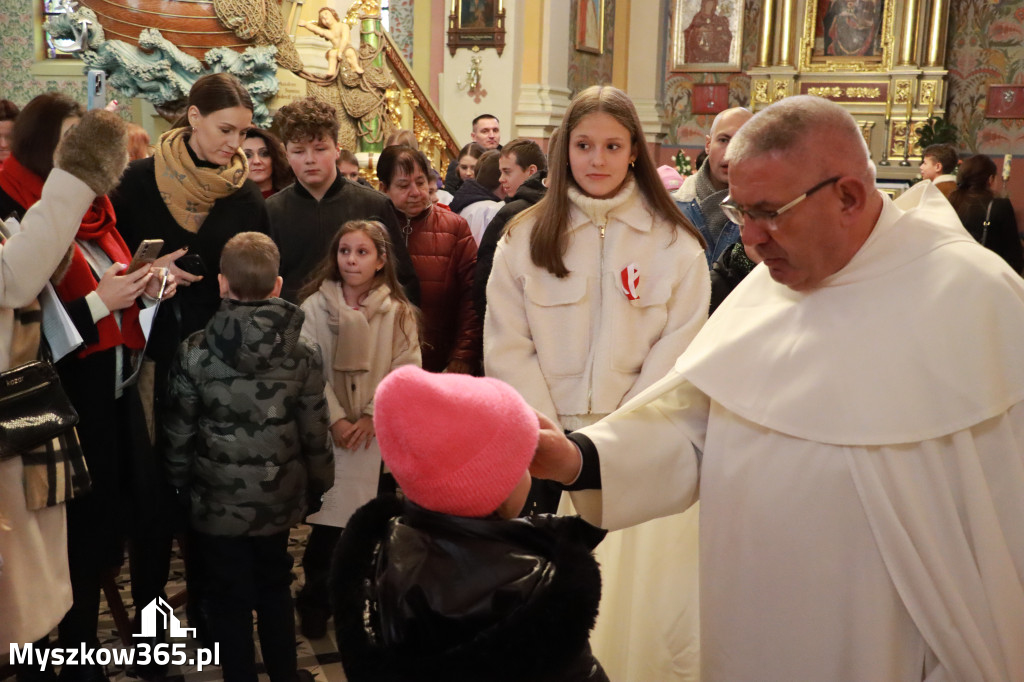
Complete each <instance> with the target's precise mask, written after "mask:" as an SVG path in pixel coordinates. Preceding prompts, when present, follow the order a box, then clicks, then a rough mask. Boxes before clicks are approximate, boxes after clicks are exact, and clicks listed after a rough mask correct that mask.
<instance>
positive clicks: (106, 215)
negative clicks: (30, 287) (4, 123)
mask: <svg viewBox="0 0 1024 682" xmlns="http://www.w3.org/2000/svg"><path fill="white" fill-rule="evenodd" d="M0 187H3V189H4V191H5V192H7V194H8V195H9V196H10V197H11V198H12V199H14V200H15V201H16V202H18V205H20V206H21V207H22V208H23V209H25V210H26V211H27V210H28V209H29V208H31V207H32V205H33V204H35V203H36V202H37V201H39V198H40V197H41V196H42V193H43V180H42V178H40V177H39V176H38V175H36V174H35V173H33V172H32V171H30V170H28V169H27V168H25V167H24V166H22V165H21V164H20V163H18V161H17V159H15V158H14V157H13V156H12V157H9V158H8V159H7V163H5V164H4V167H3V170H2V171H0ZM75 239H77V240H79V241H94V242H96V244H97V245H98V246H99V247H100V248H101V249H103V252H104V253H106V254H107V256H108V257H109V258H110V260H111V261H113V262H115V263H127V262H128V261H130V260H131V257H132V254H131V252H130V251H129V250H128V247H127V246H126V245H125V243H124V240H123V239H122V238H121V234H120V233H119V232H118V231H117V229H116V221H115V219H114V207H113V206H112V205H111V203H110V199H108V198H107V197H105V196H102V197H96V199H95V200H94V201H93V202H92V205H91V206H89V209H88V210H87V211H86V212H85V215H84V216H82V224H81V225H80V226H79V227H78V234H76V235H75ZM97 284H98V282H97V281H96V276H95V275H94V274H93V271H92V268H90V267H89V263H88V261H86V259H85V256H84V255H83V254H82V250H81V249H79V248H78V246H77V245H76V246H75V247H74V254H73V255H72V257H71V264H70V266H69V267H68V270H67V273H66V274H65V275H64V277H63V278H62V279H61V280H60V283H59V284H58V285H57V294H58V295H59V296H60V298H61V300H62V301H66V302H67V301H76V300H78V299H80V298H82V297H83V296H85V295H86V294H89V293H91V292H93V291H95V290H96V286H97ZM122 329H123V330H125V331H124V332H123V333H122ZM96 331H97V332H98V334H99V341H98V342H97V343H94V344H92V345H90V346H86V347H85V348H84V349H82V350H81V351H79V353H78V356H79V357H85V356H87V355H91V354H92V353H95V352H97V351H101V350H106V349H107V348H114V347H116V346H119V345H122V344H123V345H125V346H127V347H128V348H131V349H133V350H138V349H139V348H142V346H143V345H144V343H145V338H144V337H143V335H142V328H141V327H140V326H139V308H138V306H128V307H127V308H125V310H124V311H123V313H122V318H121V326H120V327H119V326H118V323H117V320H116V319H114V316H113V315H107V316H106V317H104V318H103V319H102V320H100V321H99V322H97V323H96Z"/></svg>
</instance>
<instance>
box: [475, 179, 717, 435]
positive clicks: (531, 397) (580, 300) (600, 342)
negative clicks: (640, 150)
mask: <svg viewBox="0 0 1024 682" xmlns="http://www.w3.org/2000/svg"><path fill="white" fill-rule="evenodd" d="M533 225H534V221H533V220H531V219H530V218H529V217H527V219H526V220H525V221H524V222H520V223H517V224H516V225H515V226H514V227H513V228H512V229H511V230H510V231H509V233H508V236H507V237H506V238H505V239H503V240H502V241H501V243H500V244H499V245H498V250H497V252H496V254H495V256H494V268H493V270H492V271H491V277H490V279H489V280H488V282H487V301H488V303H487V317H486V319H485V320H484V366H485V369H486V374H487V375H488V376H492V377H496V378H498V379H502V380H504V381H507V382H508V383H510V384H512V385H513V386H514V387H515V388H516V389H517V390H518V391H519V392H520V393H521V394H522V395H523V397H524V398H525V399H526V401H527V402H528V403H529V404H530V405H532V406H533V407H534V408H536V409H538V410H540V411H541V412H543V413H544V414H545V415H547V416H548V417H550V418H552V419H555V420H556V421H560V420H561V418H562V417H563V416H570V415H588V414H607V413H609V412H611V411H613V410H615V409H616V408H617V407H619V405H621V404H622V403H623V402H625V401H626V400H628V399H630V398H632V397H633V396H634V395H636V394H637V393H639V392H640V391H641V390H643V389H644V388H646V387H647V386H650V385H651V384H653V383H654V382H655V381H657V380H658V379H660V378H661V377H663V376H664V375H665V373H666V372H668V370H669V369H671V367H672V364H673V363H674V362H675V359H676V358H677V357H678V356H679V354H680V353H681V352H682V351H683V350H684V349H685V348H686V346H687V345H688V344H689V343H690V340H691V339H693V337H694V335H696V333H697V331H698V330H699V329H700V327H701V325H703V324H704V321H705V320H706V319H707V311H708V300H709V296H710V293H709V292H710V280H709V277H708V268H707V261H706V259H705V257H704V250H703V248H701V245H700V243H699V242H698V241H697V240H696V239H695V238H694V237H692V236H691V235H690V234H688V233H686V232H683V231H682V230H679V229H678V228H677V227H676V226H674V225H672V224H670V223H669V222H668V221H666V220H664V219H662V218H660V217H657V216H655V215H654V213H653V212H652V211H651V209H650V208H649V207H648V206H647V204H646V202H645V201H644V200H643V199H642V197H641V195H640V193H639V192H638V191H634V192H633V194H632V196H631V197H630V198H629V199H628V200H627V201H626V202H625V203H623V204H622V205H620V206H618V207H617V208H614V209H613V210H612V211H611V212H610V213H608V215H607V226H606V227H605V229H604V236H603V237H602V231H601V229H600V227H599V226H598V225H597V224H595V222H594V220H593V219H592V218H591V217H590V216H588V214H587V213H586V212H584V211H583V210H581V209H580V208H579V207H578V206H576V205H575V204H574V205H573V206H572V209H571V211H570V215H569V247H568V249H567V252H566V254H565V264H566V267H567V268H568V269H569V271H570V274H569V276H568V277H564V278H561V279H559V278H558V277H555V276H554V275H552V274H551V273H550V272H548V271H547V270H545V269H544V268H541V267H538V266H536V265H534V263H533V261H531V260H530V233H531V232H532V230H533ZM673 237H674V239H673ZM629 265H635V266H636V267H637V270H638V272H639V277H640V282H639V285H638V287H637V292H638V295H639V298H638V299H637V300H632V301H631V300H629V299H628V298H627V297H626V294H625V293H623V290H622V284H621V272H622V270H623V269H624V268H626V267H627V266H629ZM563 426H564V424H563Z"/></svg>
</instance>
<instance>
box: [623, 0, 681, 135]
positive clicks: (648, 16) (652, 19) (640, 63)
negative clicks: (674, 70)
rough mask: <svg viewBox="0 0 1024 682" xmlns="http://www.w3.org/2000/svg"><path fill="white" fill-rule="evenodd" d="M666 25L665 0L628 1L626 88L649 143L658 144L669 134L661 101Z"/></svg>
mask: <svg viewBox="0 0 1024 682" xmlns="http://www.w3.org/2000/svg"><path fill="white" fill-rule="evenodd" d="M668 26H669V21H668V4H667V0H659V1H657V2H651V1H647V2H632V3H630V11H629V43H628V49H629V67H628V69H627V72H626V73H627V80H626V84H627V85H626V87H627V91H628V93H629V96H630V98H631V99H632V100H633V104H634V105H635V106H636V110H637V113H638V114H639V115H640V123H641V124H642V125H643V129H644V135H645V136H646V138H647V142H648V143H650V144H660V143H661V142H662V140H664V139H665V136H666V135H667V134H668V123H667V122H666V121H665V119H664V116H663V114H662V102H661V96H662V86H663V84H664V82H665V44H666V39H667V31H668ZM619 44H620V43H619V41H616V48H615V49H619Z"/></svg>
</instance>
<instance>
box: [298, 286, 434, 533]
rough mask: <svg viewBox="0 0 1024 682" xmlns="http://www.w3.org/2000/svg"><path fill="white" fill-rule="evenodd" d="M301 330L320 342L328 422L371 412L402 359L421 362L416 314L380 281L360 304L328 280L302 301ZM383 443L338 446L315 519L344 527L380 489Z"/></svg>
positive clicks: (312, 518) (404, 362) (335, 448)
mask: <svg viewBox="0 0 1024 682" xmlns="http://www.w3.org/2000/svg"><path fill="white" fill-rule="evenodd" d="M302 310H303V312H305V313H306V320H305V322H304V323H303V325H302V334H303V336H306V337H307V338H309V339H311V340H313V341H315V342H316V343H317V344H318V345H319V346H320V353H321V356H322V357H323V361H324V376H325V377H326V379H327V386H326V388H325V389H324V394H325V396H326V398H327V405H328V411H329V419H330V423H331V424H334V423H335V422H337V421H338V420H339V419H347V420H348V421H355V420H357V419H359V418H360V417H361V416H363V415H370V416H372V415H373V394H374V391H376V390H377V384H379V383H380V382H381V380H382V379H383V378H384V377H385V376H387V374H388V373H389V372H390V371H391V370H393V369H395V368H396V367H400V366H401V365H416V366H420V365H421V364H422V363H421V357H420V343H419V336H418V334H417V330H416V320H415V319H414V318H413V316H412V315H411V313H409V312H405V313H404V314H403V308H402V306H400V305H398V303H397V302H396V301H395V300H394V299H392V298H391V290H390V289H389V288H388V287H387V286H386V285H382V286H379V287H377V288H376V289H373V290H372V291H370V293H369V294H368V295H367V297H366V300H365V301H364V302H363V305H362V307H361V309H360V310H353V309H352V308H350V307H349V306H348V305H347V304H346V303H345V297H344V294H343V293H342V290H341V284H340V283H339V282H334V281H330V280H328V281H325V282H324V283H323V285H321V287H320V290H319V291H317V292H316V293H315V294H313V295H312V296H310V297H309V298H308V299H306V301H304V302H303V304H302ZM379 474H380V449H379V448H378V446H377V439H376V438H374V439H373V442H372V443H371V445H370V447H369V448H368V449H360V450H357V451H352V450H345V449H343V448H339V447H337V446H335V447H334V487H332V488H331V489H330V490H329V491H328V492H327V494H326V495H325V496H324V505H323V510H322V511H321V512H319V513H317V514H314V515H312V516H310V517H309V520H310V521H311V522H313V523H321V524H325V525H332V526H338V527H342V528H343V527H344V526H345V525H346V524H347V523H348V517H349V516H351V515H352V512H354V511H355V510H356V509H358V508H359V507H361V506H362V505H364V504H365V503H367V502H369V501H370V500H371V499H373V498H374V497H375V496H376V494H377V479H378V476H379Z"/></svg>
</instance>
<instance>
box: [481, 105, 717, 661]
mask: <svg viewBox="0 0 1024 682" xmlns="http://www.w3.org/2000/svg"><path fill="white" fill-rule="evenodd" d="M549 155H550V159H549V160H550V163H549V167H550V171H549V174H548V180H549V183H550V186H549V189H548V192H547V195H546V196H545V198H544V199H542V200H541V201H540V202H539V203H538V204H537V205H535V206H534V207H533V208H531V209H529V210H527V211H526V212H524V213H522V214H521V215H520V217H519V218H518V219H517V220H516V221H514V222H513V223H512V225H511V226H510V227H509V230H508V233H507V235H506V237H505V238H504V239H503V240H502V242H501V243H500V244H499V246H498V250H497V253H496V255H495V258H494V269H493V270H492V272H491V277H490V279H489V281H488V284H487V299H488V309H487V317H486V319H485V321H484V362H485V370H486V374H487V375H488V376H493V377H496V378H499V379H502V380H504V381H506V382H508V383H510V384H511V385H512V386H514V387H515V388H516V389H517V390H519V392H520V393H521V394H522V395H523V397H525V398H526V400H527V402H529V403H530V404H531V405H532V406H533V407H534V408H536V409H537V410H539V411H541V412H543V413H544V414H545V415H547V416H548V417H549V418H551V419H553V420H554V421H555V422H556V423H558V424H559V425H561V427H562V428H563V429H566V430H568V431H571V430H575V429H578V428H581V427H583V426H585V425H588V424H592V423H594V422H596V421H598V420H599V419H600V418H602V417H604V416H605V415H606V414H608V413H610V412H612V411H614V410H615V409H616V408H618V407H619V406H621V405H622V404H623V403H625V402H626V401H627V400H629V399H630V398H632V397H633V396H635V395H637V394H638V393H640V392H641V391H643V390H644V389H645V388H647V387H648V386H650V385H651V384H653V383H654V382H655V381H657V380H658V379H660V378H661V377H663V376H664V375H665V374H666V373H667V372H668V371H669V369H670V368H671V367H672V365H673V364H674V363H675V360H676V358H677V357H678V356H679V355H680V354H681V353H682V351H683V350H684V349H685V348H686V347H687V345H688V344H689V343H690V341H691V340H692V339H693V337H694V336H695V335H696V333H697V331H698V330H699V329H700V327H701V326H702V325H703V324H704V321H705V320H706V318H707V309H708V298H709V292H710V284H709V278H708V272H707V262H706V260H705V257H704V250H703V248H704V247H703V244H702V240H701V238H700V236H699V235H698V233H697V231H696V230H695V229H694V228H693V226H692V225H690V224H689V222H688V221H687V220H686V218H684V217H683V215H682V214H681V213H679V211H678V209H677V208H676V206H675V203H674V202H673V201H672V200H671V198H670V197H669V196H668V194H667V193H666V191H665V190H664V188H663V186H662V184H661V182H660V180H659V178H658V175H657V172H656V170H655V167H654V164H653V162H652V160H651V158H650V155H649V153H648V151H647V147H646V144H645V141H644V135H643V131H642V129H641V126H640V122H639V119H638V117H637V114H636V110H635V108H634V107H633V104H632V102H631V101H630V100H629V98H628V97H627V96H626V95H625V93H623V92H622V91H620V90H617V89H616V88H612V87H607V86H603V87H602V86H595V87H592V88H589V89H587V90H585V91H583V92H582V93H580V94H579V95H578V96H577V97H576V99H575V100H573V102H572V104H571V105H570V107H569V110H568V111H567V112H566V114H565V118H564V119H563V121H562V125H561V127H560V128H559V129H558V131H557V134H556V135H555V137H554V138H553V141H552V145H551V149H550V150H549ZM637 447H643V444H642V443H638V444H637ZM564 497H567V496H563V498H564ZM565 504H566V503H565V501H564V500H563V506H564V505H565ZM696 528H697V524H696V512H694V511H691V512H688V513H687V514H684V515H680V516H675V517H670V518H667V519H659V520H657V521H653V522H650V523H647V524H643V525H642V526H638V527H636V528H632V529H628V530H625V531H619V532H616V533H612V534H610V535H609V536H608V538H607V539H606V540H605V542H604V543H603V544H602V545H601V546H600V547H598V550H597V556H598V559H599V561H600V563H601V567H602V573H603V585H604V594H603V596H602V601H601V607H600V613H599V615H598V622H597V626H596V628H595V630H594V634H593V636H592V637H591V644H592V646H593V648H594V653H595V655H596V656H597V658H598V659H599V660H600V661H601V662H602V665H604V667H605V670H606V671H607V672H608V676H609V678H610V679H613V680H618V679H621V680H639V679H651V680H653V679H657V680H688V679H696V676H697V674H698V670H699V634H698V633H699V622H698V620H697V617H698V609H697V549H696V548H697V532H696Z"/></svg>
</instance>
